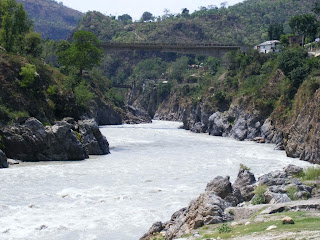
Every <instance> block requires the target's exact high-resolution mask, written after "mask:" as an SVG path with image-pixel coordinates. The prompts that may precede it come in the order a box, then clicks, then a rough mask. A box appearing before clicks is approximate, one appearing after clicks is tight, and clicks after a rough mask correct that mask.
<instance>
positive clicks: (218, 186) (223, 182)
mask: <svg viewBox="0 0 320 240" xmlns="http://www.w3.org/2000/svg"><path fill="white" fill-rule="evenodd" d="M206 192H214V193H215V194H216V195H217V196H219V197H221V198H222V199H224V198H226V197H227V196H228V195H229V194H232V186H231V182H230V177H228V176H227V177H225V178H224V177H221V176H218V177H216V178H214V179H213V180H212V181H211V182H209V183H208V184H207V187H206Z"/></svg>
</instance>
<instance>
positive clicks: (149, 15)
mask: <svg viewBox="0 0 320 240" xmlns="http://www.w3.org/2000/svg"><path fill="white" fill-rule="evenodd" d="M152 19H153V15H152V13H150V12H144V13H143V14H142V17H141V21H143V22H148V21H151V20H152Z"/></svg>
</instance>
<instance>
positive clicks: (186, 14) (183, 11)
mask: <svg viewBox="0 0 320 240" xmlns="http://www.w3.org/2000/svg"><path fill="white" fill-rule="evenodd" d="M189 12H190V11H189V9H187V8H183V9H182V13H181V15H182V16H183V17H188V16H189Z"/></svg>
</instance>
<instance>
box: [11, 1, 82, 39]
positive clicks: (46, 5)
mask: <svg viewBox="0 0 320 240" xmlns="http://www.w3.org/2000/svg"><path fill="white" fill-rule="evenodd" d="M17 2H21V3H23V5H24V8H25V9H26V10H27V12H28V14H29V16H30V18H31V19H32V21H33V22H34V27H35V30H36V31H37V32H39V33H41V34H42V37H43V39H46V38H49V39H53V40H60V39H66V38H67V37H68V36H69V35H70V32H71V30H72V29H73V28H75V27H76V26H77V24H78V21H79V20H80V18H81V17H82V15H83V13H81V12H79V11H77V10H74V9H71V8H68V7H66V6H63V4H62V3H58V2H56V1H54V0H41V1H39V0H17Z"/></svg>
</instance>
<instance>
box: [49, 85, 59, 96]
mask: <svg viewBox="0 0 320 240" xmlns="http://www.w3.org/2000/svg"><path fill="white" fill-rule="evenodd" d="M57 92H58V88H57V86H55V85H50V86H49V87H48V89H47V93H48V94H49V95H50V96H55V95H57Z"/></svg>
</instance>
